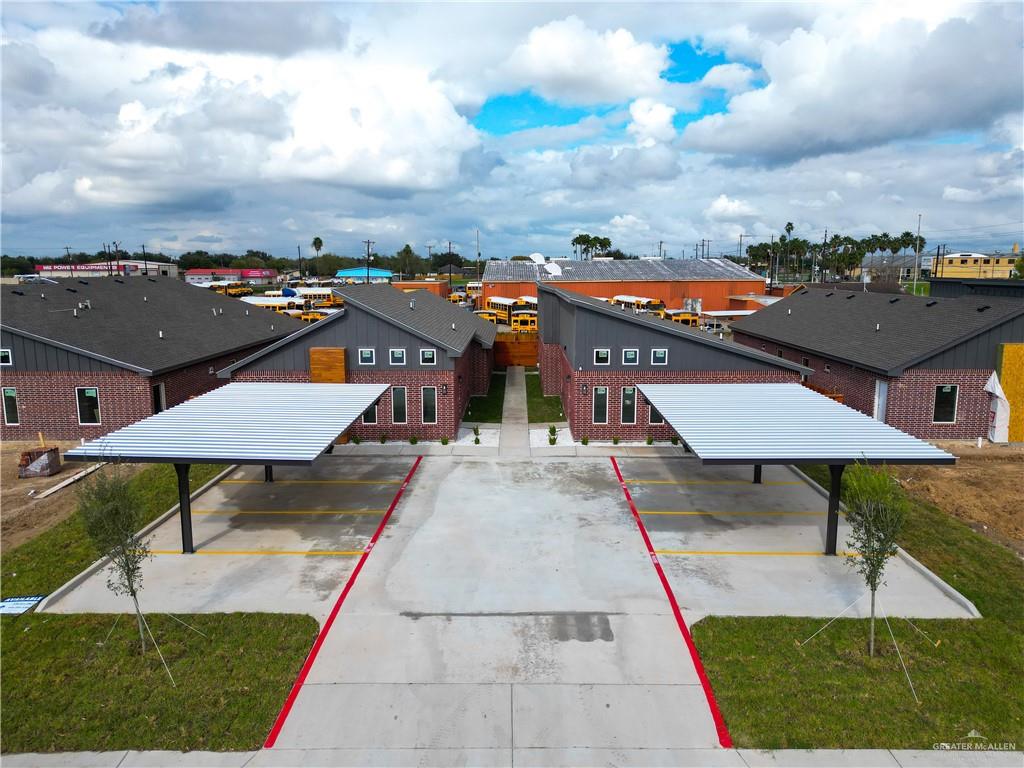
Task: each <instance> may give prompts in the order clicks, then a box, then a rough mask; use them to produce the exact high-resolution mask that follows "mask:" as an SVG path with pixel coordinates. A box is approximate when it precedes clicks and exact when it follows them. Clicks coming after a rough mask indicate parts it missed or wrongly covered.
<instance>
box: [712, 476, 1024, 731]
mask: <svg viewBox="0 0 1024 768" xmlns="http://www.w3.org/2000/svg"><path fill="white" fill-rule="evenodd" d="M801 469H803V470H804V471H805V472H806V473H807V474H808V475H809V476H811V477H812V478H813V479H815V480H816V481H817V482H819V483H823V484H827V482H828V471H827V468H825V467H819V466H814V467H801ZM900 543H901V545H902V546H903V547H904V548H905V549H906V550H907V551H908V552H910V553H911V554H912V555H913V556H914V557H916V558H917V559H918V560H919V561H921V562H922V563H923V564H924V565H925V566H926V567H928V568H929V569H931V570H932V571H933V572H935V573H936V574H937V575H938V576H939V577H940V578H942V579H943V580H945V581H946V582H947V583H948V584H951V585H952V586H954V587H955V588H956V589H957V590H959V591H960V592H961V593H962V594H964V595H965V596H966V597H967V598H968V599H970V600H971V601H972V602H974V604H975V605H976V606H977V607H978V610H979V611H981V613H982V615H983V616H984V618H982V619H978V620H972V621H965V620H955V619H943V620H916V619H915V620H914V624H915V625H916V626H917V627H918V628H919V629H920V630H922V631H923V632H924V633H926V634H927V635H928V636H929V637H931V638H932V640H933V641H938V642H939V645H938V646H935V645H934V644H933V643H932V642H929V641H928V640H927V639H926V638H924V637H923V636H922V635H921V634H919V633H918V632H917V630H915V629H914V628H913V627H912V626H911V625H910V624H909V623H908V622H907V621H905V620H903V619H890V622H891V625H892V630H893V634H894V635H895V637H896V640H897V642H899V643H900V648H901V650H902V651H903V658H904V661H905V662H906V664H907V667H908V669H909V672H910V676H911V678H912V679H913V681H914V686H915V688H916V690H917V695H918V697H919V698H920V700H921V703H920V704H916V703H915V702H914V698H913V696H912V695H911V692H910V689H909V687H908V686H907V681H906V678H905V677H904V675H903V670H902V668H901V666H900V663H899V659H898V657H897V655H896V652H895V650H894V649H893V647H892V642H891V640H890V638H889V632H888V629H887V628H886V626H885V623H884V622H880V623H879V624H878V625H877V631H878V633H879V634H878V638H879V644H880V646H881V648H882V649H883V652H882V654H881V655H880V656H877V657H876V658H874V659H870V658H868V656H867V636H868V626H867V624H868V622H867V620H866V619H841V620H839V621H837V622H835V623H834V624H832V626H830V627H829V628H828V629H827V630H825V631H824V632H822V633H821V634H820V635H818V636H817V637H816V638H815V639H814V640H813V641H811V642H810V643H809V644H808V645H805V646H801V645H799V643H800V642H802V641H804V640H805V639H806V638H807V637H809V636H810V635H811V634H812V633H814V632H815V631H816V630H818V629H819V628H820V627H821V626H822V625H823V624H824V620H822V619H817V618H816V619H803V618H789V617H757V618H734V617H710V618H706V619H704V620H702V621H700V622H698V623H697V624H696V625H695V626H694V628H693V636H694V640H695V642H696V643H697V647H698V649H699V650H700V654H701V659H702V660H703V662H704V665H705V668H706V669H707V671H708V674H709V676H710V678H711V681H712V685H713V687H714V690H715V695H716V697H717V698H718V701H719V704H720V706H721V708H722V711H723V714H724V715H725V719H726V723H727V724H728V726H729V730H730V732H731V733H732V736H733V740H734V742H735V743H736V745H737V746H740V747H756V748H760V749H784V748H790V749H801V748H812V747H813V748H819V749H838V748H871V747H878V748H891V749H931V748H932V746H933V745H934V744H936V743H942V742H954V741H962V740H963V738H962V737H964V736H965V735H966V734H967V733H968V732H969V731H971V730H972V729H973V730H976V731H979V732H980V733H982V734H983V735H984V736H985V737H986V738H988V739H989V741H990V742H1016V743H1017V744H1018V745H1020V744H1022V743H1024V685H1022V682H1021V681H1022V679H1024V664H1022V661H1021V659H1022V658H1024V640H1022V638H1024V570H1022V568H1021V564H1020V561H1019V560H1018V559H1017V557H1016V556H1015V555H1014V554H1013V553H1012V552H1010V551H1009V550H1008V549H1006V548H1004V547H1002V546H1000V545H999V544H996V543H994V542H991V541H989V540H987V539H985V538H984V537H983V536H981V535H979V534H977V533H975V532H974V531H973V530H971V529H970V528H969V527H968V526H966V525H964V524H963V523H961V522H960V521H958V520H956V519H954V518H953V517H952V516H950V515H948V514H946V513H944V512H943V511H942V510H940V509H938V508H936V507H934V506H932V505H930V504H928V503H926V502H924V501H923V500H921V499H918V498H916V497H914V496H912V495H910V496H909V504H908V511H907V520H906V524H905V526H904V530H903V534H902V536H901V541H900ZM882 607H883V608H884V607H885V606H884V603H883V605H882Z"/></svg>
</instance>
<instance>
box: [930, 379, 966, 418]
mask: <svg viewBox="0 0 1024 768" xmlns="http://www.w3.org/2000/svg"><path fill="white" fill-rule="evenodd" d="M959 391H960V387H958V386H957V385H956V384H940V385H939V386H937V387H936V388H935V405H934V407H933V408H932V423H933V424H955V423H956V405H957V403H956V401H957V395H958V394H959Z"/></svg>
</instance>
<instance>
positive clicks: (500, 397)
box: [463, 372, 505, 424]
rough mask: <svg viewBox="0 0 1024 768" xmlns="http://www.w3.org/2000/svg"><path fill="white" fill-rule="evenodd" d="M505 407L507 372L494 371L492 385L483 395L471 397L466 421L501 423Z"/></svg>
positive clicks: (465, 417)
mask: <svg viewBox="0 0 1024 768" xmlns="http://www.w3.org/2000/svg"><path fill="white" fill-rule="evenodd" d="M504 409H505V374H504V372H502V373H492V374H491V387H490V389H488V390H487V394H486V395H484V396H483V397H471V398H470V399H469V407H468V408H467V409H466V415H465V416H464V417H463V418H464V419H465V420H466V421H470V422H476V423H478V424H500V423H501V414H502V412H503V411H504Z"/></svg>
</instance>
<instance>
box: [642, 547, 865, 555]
mask: <svg viewBox="0 0 1024 768" xmlns="http://www.w3.org/2000/svg"><path fill="white" fill-rule="evenodd" d="M654 554H656V555H714V556H716V557H717V556H719V555H752V556H764V557H826V555H825V553H824V552H771V551H739V552H737V551H730V550H707V549H704V550H701V549H656V550H654ZM837 554H838V555H839V556H840V557H858V556H859V555H858V553H856V552H838V553H837Z"/></svg>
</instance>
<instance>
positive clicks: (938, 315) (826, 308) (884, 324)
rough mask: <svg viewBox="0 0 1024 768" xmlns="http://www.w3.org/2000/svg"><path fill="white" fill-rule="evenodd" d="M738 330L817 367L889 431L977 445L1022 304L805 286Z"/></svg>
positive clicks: (821, 383) (1020, 334)
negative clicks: (991, 390) (993, 378)
mask: <svg viewBox="0 0 1024 768" xmlns="http://www.w3.org/2000/svg"><path fill="white" fill-rule="evenodd" d="M732 330H733V338H734V340H735V341H737V342H739V343H741V344H745V345H747V346H750V347H753V348H754V349H758V350H760V351H762V352H765V353H767V354H772V355H777V356H778V357H780V358H783V359H785V360H791V361H794V362H799V363H801V364H802V365H804V366H807V367H809V368H812V369H813V373H812V374H811V375H810V376H809V377H808V383H809V384H811V385H813V386H815V387H817V388H819V389H822V390H827V391H831V392H838V393H840V394H842V395H843V399H844V400H843V401H844V403H845V404H846V405H849V406H850V407H852V408H856V409H857V410H858V411H861V412H862V413H866V414H867V415H869V416H873V417H874V418H876V419H878V420H880V421H884V422H886V423H887V424H889V425H890V426H893V427H896V428H897V429H900V430H903V431H904V432H907V433H909V434H911V435H914V436H916V437H919V438H922V439H925V440H962V439H967V440H973V439H975V438H978V437H986V436H987V435H988V427H989V405H990V400H991V395H990V394H989V392H987V391H986V389H985V386H986V384H987V382H988V380H989V378H990V377H991V376H992V374H993V372H995V371H996V369H997V367H998V360H999V357H1000V351H1001V348H1002V347H1003V346H1004V345H1007V344H1020V343H1021V342H1024V301H1020V300H1014V299H1006V298H995V297H991V296H971V297H967V296H965V297H962V298H955V299H947V298H931V297H927V296H906V295H901V296H897V295H888V294H883V293H865V292H862V291H841V290H806V289H805V290H802V291H798V292H797V293H794V294H793V295H791V296H789V297H787V298H786V299H784V300H782V301H780V302H777V303H776V304H773V305H772V306H770V307H766V308H765V309H762V310H761V311H759V312H757V313H756V314H754V315H751V316H749V317H746V318H743V319H742V320H738V321H737V322H735V323H733V326H732ZM1012 407H1013V404H1012V403H1011V408H1012Z"/></svg>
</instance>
